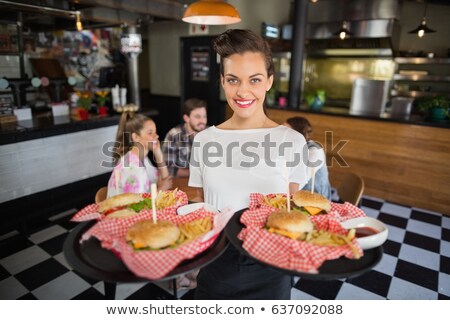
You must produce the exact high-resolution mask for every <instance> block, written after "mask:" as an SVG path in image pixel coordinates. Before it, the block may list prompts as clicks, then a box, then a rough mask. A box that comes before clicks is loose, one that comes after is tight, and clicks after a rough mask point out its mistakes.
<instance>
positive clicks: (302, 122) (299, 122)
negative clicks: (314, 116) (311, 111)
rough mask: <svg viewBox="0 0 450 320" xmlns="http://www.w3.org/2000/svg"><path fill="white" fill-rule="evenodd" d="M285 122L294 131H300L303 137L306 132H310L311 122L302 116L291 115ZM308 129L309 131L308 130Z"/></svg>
mask: <svg viewBox="0 0 450 320" xmlns="http://www.w3.org/2000/svg"><path fill="white" fill-rule="evenodd" d="M286 123H287V124H288V125H289V126H290V127H291V128H292V129H294V130H295V131H298V132H300V133H301V134H302V135H303V136H304V137H306V135H307V134H308V133H311V131H310V130H311V129H312V126H311V123H310V122H309V121H308V119H306V118H303V117H292V118H289V119H287V120H286ZM308 131H309V132H308Z"/></svg>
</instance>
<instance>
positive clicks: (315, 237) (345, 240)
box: [304, 230, 360, 259]
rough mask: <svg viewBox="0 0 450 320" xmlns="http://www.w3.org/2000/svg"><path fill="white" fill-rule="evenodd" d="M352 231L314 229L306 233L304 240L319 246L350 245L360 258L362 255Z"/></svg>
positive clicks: (354, 253)
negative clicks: (353, 241) (337, 231)
mask: <svg viewBox="0 0 450 320" xmlns="http://www.w3.org/2000/svg"><path fill="white" fill-rule="evenodd" d="M352 239H353V238H352V233H351V232H349V233H348V234H347V235H342V234H338V233H332V232H329V231H326V230H314V231H313V232H310V233H308V234H306V238H305V239H304V241H307V242H309V243H311V244H315V245H318V246H342V245H348V246H349V247H350V250H352V252H353V256H354V257H355V259H359V258H360V255H359V252H358V250H357V249H356V247H355V246H354V245H353V243H352Z"/></svg>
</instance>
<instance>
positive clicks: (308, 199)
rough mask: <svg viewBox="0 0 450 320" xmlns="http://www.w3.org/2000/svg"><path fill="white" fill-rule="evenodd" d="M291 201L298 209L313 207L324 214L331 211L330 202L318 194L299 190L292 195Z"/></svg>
mask: <svg viewBox="0 0 450 320" xmlns="http://www.w3.org/2000/svg"><path fill="white" fill-rule="evenodd" d="M292 200H293V201H294V203H295V205H296V206H298V207H315V208H319V209H322V210H323V211H325V212H329V211H330V210H331V202H330V201H329V200H328V199H327V198H325V197H324V196H322V195H320V194H318V193H311V192H310V191H307V190H299V191H297V192H295V193H294V194H293V195H292Z"/></svg>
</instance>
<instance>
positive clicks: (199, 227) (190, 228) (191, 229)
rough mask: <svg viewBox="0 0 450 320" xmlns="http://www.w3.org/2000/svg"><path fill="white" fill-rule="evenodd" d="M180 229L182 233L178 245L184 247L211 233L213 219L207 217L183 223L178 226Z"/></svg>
mask: <svg viewBox="0 0 450 320" xmlns="http://www.w3.org/2000/svg"><path fill="white" fill-rule="evenodd" d="M178 228H179V229H180V231H181V232H180V236H179V238H178V240H177V244H179V245H182V244H185V243H187V242H189V241H192V240H194V239H195V238H197V237H199V236H201V235H203V234H205V233H207V232H208V231H210V230H211V229H212V218H211V217H205V218H203V219H198V220H194V221H191V222H186V223H182V224H179V225H178Z"/></svg>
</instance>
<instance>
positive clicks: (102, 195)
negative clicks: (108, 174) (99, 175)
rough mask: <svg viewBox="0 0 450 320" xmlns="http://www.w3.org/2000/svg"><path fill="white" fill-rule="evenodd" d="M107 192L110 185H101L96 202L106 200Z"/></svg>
mask: <svg viewBox="0 0 450 320" xmlns="http://www.w3.org/2000/svg"><path fill="white" fill-rule="evenodd" d="M107 194H108V187H101V188H100V189H98V191H97V193H96V194H95V203H99V202H102V201H103V200H105V199H106V195H107Z"/></svg>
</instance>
